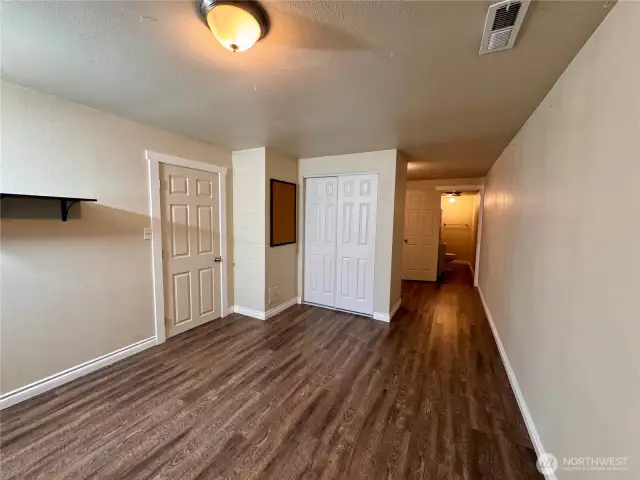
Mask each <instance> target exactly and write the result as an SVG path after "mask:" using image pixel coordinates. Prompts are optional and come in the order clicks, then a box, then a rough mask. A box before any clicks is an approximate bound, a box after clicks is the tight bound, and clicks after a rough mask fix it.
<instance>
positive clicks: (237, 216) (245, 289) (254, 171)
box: [232, 147, 266, 312]
mask: <svg viewBox="0 0 640 480" xmlns="http://www.w3.org/2000/svg"><path fill="white" fill-rule="evenodd" d="M265 154H266V149H265V148H264V147H262V148H253V149H250V150H239V151H235V152H233V154H232V156H233V173H234V175H233V189H234V190H233V191H234V202H233V218H234V221H233V234H234V235H233V249H234V254H235V256H234V267H235V269H234V279H235V304H236V305H238V306H240V307H244V308H249V309H251V310H256V311H258V312H264V307H265V300H264V295H265V282H266V280H265V279H266V252H265V247H266V244H265V238H266V228H265V198H266V197H265V196H266V182H265V178H266V165H265Z"/></svg>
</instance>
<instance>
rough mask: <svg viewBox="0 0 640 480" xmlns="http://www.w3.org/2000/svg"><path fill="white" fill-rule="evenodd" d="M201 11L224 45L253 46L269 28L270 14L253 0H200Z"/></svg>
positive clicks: (238, 49) (234, 47) (239, 48)
mask: <svg viewBox="0 0 640 480" xmlns="http://www.w3.org/2000/svg"><path fill="white" fill-rule="evenodd" d="M199 8H200V15H201V16H202V20H203V21H204V23H205V24H206V25H207V26H208V27H209V28H210V29H211V33H213V36H214V37H216V39H217V40H218V41H219V42H220V43H221V44H222V46H223V47H225V48H227V49H228V50H231V51H232V52H243V51H245V50H248V49H250V48H251V47H252V46H253V45H254V44H255V43H256V42H257V41H258V40H260V39H262V38H264V36H265V35H266V34H267V33H268V32H269V16H268V15H267V12H266V11H265V10H264V8H263V7H262V6H261V5H260V4H259V3H258V2H256V1H253V0H235V1H234V0H200V7H199Z"/></svg>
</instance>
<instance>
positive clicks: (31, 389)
mask: <svg viewBox="0 0 640 480" xmlns="http://www.w3.org/2000/svg"><path fill="white" fill-rule="evenodd" d="M155 345H156V337H150V338H145V339H144V340H140V341H139V342H136V343H133V344H131V345H129V346H127V347H123V348H120V349H118V350H115V351H113V352H111V353H107V354H105V355H101V356H100V357H97V358H94V359H93V360H89V361H88V362H84V363H81V364H80V365H76V366H75V367H71V368H68V369H66V370H63V371H62V372H58V373H56V374H54V375H51V376H49V377H46V378H43V379H42V380H38V381H37V382H34V383H31V384H29V385H26V386H24V387H21V388H18V389H16V390H13V391H11V392H7V393H4V394H2V395H0V410H3V409H5V408H7V407H10V406H12V405H15V404H16V403H20V402H23V401H25V400H28V399H29V398H32V397H35V396H36V395H40V394H41V393H44V392H46V391H49V390H51V389H52V388H56V387H59V386H60V385H64V384H65V383H68V382H70V381H71V380H75V379H76V378H79V377H82V376H84V375H87V374H88V373H91V372H94V371H96V370H98V369H100V368H102V367H106V366H107V365H111V364H112V363H115V362H117V361H118V360H122V359H125V358H127V357H130V356H131V355H134V354H136V353H139V352H142V351H143V350H146V349H147V348H150V347H153V346H155Z"/></svg>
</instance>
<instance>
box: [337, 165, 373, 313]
mask: <svg viewBox="0 0 640 480" xmlns="http://www.w3.org/2000/svg"><path fill="white" fill-rule="evenodd" d="M338 192H339V193H338V228H337V234H338V236H337V256H336V258H337V263H336V303H335V306H336V308H340V309H343V310H350V311H352V312H359V313H364V314H367V315H371V314H372V313H373V276H374V266H375V239H376V219H377V207H378V176H377V175H348V176H346V175H345V176H340V177H338Z"/></svg>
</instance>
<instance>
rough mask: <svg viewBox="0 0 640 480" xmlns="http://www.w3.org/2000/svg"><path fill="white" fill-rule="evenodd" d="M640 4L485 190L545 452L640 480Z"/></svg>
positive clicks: (490, 254)
mask: <svg viewBox="0 0 640 480" xmlns="http://www.w3.org/2000/svg"><path fill="white" fill-rule="evenodd" d="M639 25H640V3H637V2H619V3H618V4H617V5H616V6H615V7H613V9H612V11H611V12H610V13H609V15H608V17H607V18H606V19H605V20H604V22H603V23H602V24H601V25H600V27H599V28H598V29H597V30H596V32H595V33H594V35H593V36H592V37H591V39H590V40H589V41H588V42H587V43H586V44H585V46H584V47H583V49H582V50H581V51H580V53H579V54H578V55H577V56H576V58H575V59H574V60H573V61H572V63H571V64H570V65H569V67H568V68H567V70H566V71H565V72H564V74H563V75H562V76H561V78H560V79H559V80H558V82H557V83H556V85H555V86H554V87H553V89H552V90H551V91H550V93H549V94H548V95H547V97H546V98H545V99H544V101H543V102H542V103H541V104H540V106H539V107H538V108H537V109H536V111H535V113H534V114H533V115H532V116H531V118H529V120H528V121H527V123H526V124H525V125H524V127H523V128H522V130H521V131H520V132H519V133H518V134H517V136H516V137H515V138H514V140H513V141H512V142H511V143H510V144H509V146H508V147H507V148H506V150H505V151H504V152H503V153H502V155H501V156H500V158H499V159H498V161H497V162H496V163H495V165H494V166H493V168H492V169H491V171H490V173H489V175H488V176H487V181H486V198H485V210H484V228H483V240H482V261H481V265H480V288H481V290H482V292H483V294H484V297H485V299H486V302H487V304H488V307H489V311H490V313H491V315H492V317H493V320H494V322H495V324H496V327H497V330H498V333H499V336H500V338H501V339H502V342H503V344H504V347H505V349H506V352H507V354H508V357H509V360H510V363H511V365H512V367H513V370H514V372H515V374H516V377H517V379H518V382H519V385H520V387H521V390H522V393H523V396H524V398H525V400H526V403H527V405H528V408H529V410H530V413H531V415H532V418H533V421H534V423H535V426H536V427H537V431H538V433H539V435H540V438H541V440H542V443H543V445H544V447H545V448H546V450H547V451H549V452H551V453H553V454H554V455H556V456H557V457H558V458H559V459H560V462H561V463H562V458H563V457H565V456H616V457H629V470H628V471H626V472H615V473H612V472H580V473H574V474H573V476H572V475H571V474H569V473H563V472H562V470H560V471H559V472H558V478H580V479H609V478H616V479H620V480H622V479H637V478H640V457H638V453H639V452H640V410H639V409H638V406H639V405H640V348H639V342H640V303H639V300H638V297H639V294H640V253H639V252H640V250H639V249H638V244H639V242H640V240H639V239H640V203H639V202H638V196H637V192H638V191H640V61H639V59H640V56H639V55H640V50H639V47H640V28H639V27H638V26H639Z"/></svg>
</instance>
